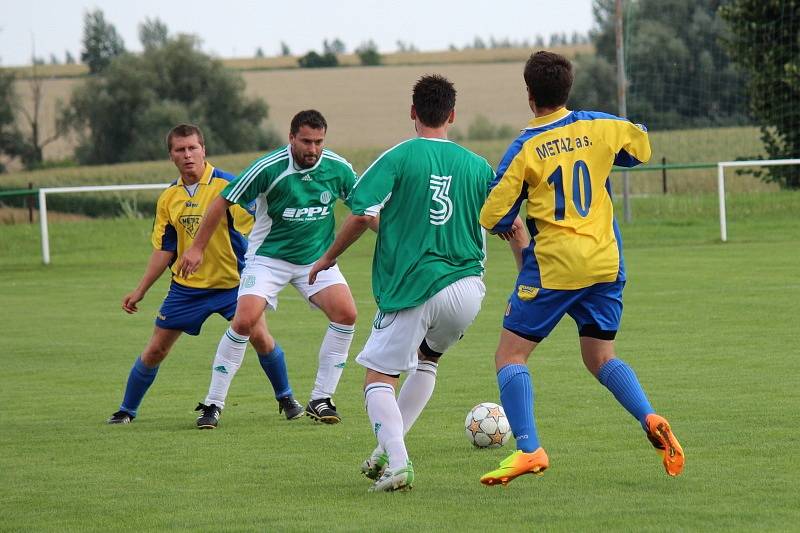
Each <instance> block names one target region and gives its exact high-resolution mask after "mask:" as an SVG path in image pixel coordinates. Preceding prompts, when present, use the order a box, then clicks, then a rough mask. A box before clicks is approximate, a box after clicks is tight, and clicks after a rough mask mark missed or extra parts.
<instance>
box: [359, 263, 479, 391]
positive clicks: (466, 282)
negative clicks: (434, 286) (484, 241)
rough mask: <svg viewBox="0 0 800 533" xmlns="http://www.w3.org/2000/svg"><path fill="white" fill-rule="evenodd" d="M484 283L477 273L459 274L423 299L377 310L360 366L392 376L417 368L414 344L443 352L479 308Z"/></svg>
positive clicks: (360, 355) (457, 336) (464, 328)
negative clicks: (394, 308) (403, 306)
mask: <svg viewBox="0 0 800 533" xmlns="http://www.w3.org/2000/svg"><path fill="white" fill-rule="evenodd" d="M484 294H486V287H485V286H484V284H483V281H481V278H479V277H478V276H470V277H466V278H461V279H459V280H457V281H455V282H453V283H451V284H450V285H448V286H447V287H445V288H444V289H442V290H440V291H439V292H437V293H436V294H434V295H433V296H431V298H430V299H429V300H428V301H426V302H425V303H423V304H421V305H418V306H417V307H412V308H410V309H402V310H400V311H397V312H394V313H382V312H381V311H378V313H377V314H376V315H375V321H374V322H373V323H372V332H371V333H370V335H369V339H367V343H366V344H365V345H364V349H363V350H361V353H360V354H358V357H356V361H357V362H358V364H360V365H361V366H365V367H367V368H369V369H372V370H375V371H377V372H380V373H382V374H388V375H390V376H394V375H397V374H400V373H402V372H410V371H412V370H414V369H416V368H417V348H419V346H420V344H422V341H423V340H424V341H425V342H426V343H427V345H428V347H429V348H430V349H431V350H433V351H435V352H439V353H444V352H445V351H446V350H447V349H448V348H450V347H451V346H452V345H453V344H455V343H456V341H458V339H460V338H461V337H462V336H463V335H464V331H466V329H467V327H469V325H470V324H472V321H473V320H475V316H477V314H478V311H480V309H481V301H482V300H483V296H484Z"/></svg>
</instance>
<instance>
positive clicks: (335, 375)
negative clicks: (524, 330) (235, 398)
mask: <svg viewBox="0 0 800 533" xmlns="http://www.w3.org/2000/svg"><path fill="white" fill-rule="evenodd" d="M327 129H328V124H327V122H326V121H325V118H324V117H323V116H322V114H321V113H320V112H319V111H316V110H306V111H301V112H299V113H297V115H295V116H294V118H293V119H292V122H291V126H290V132H289V144H288V145H287V146H285V147H283V148H280V149H278V150H276V151H274V152H272V153H269V154H267V155H265V156H263V157H261V158H259V159H257V160H256V161H255V162H253V163H252V164H251V165H250V166H249V167H248V168H247V169H245V171H244V172H242V174H241V175H240V176H239V177H238V178H236V179H235V180H233V181H232V182H231V183H230V184H229V185H228V187H226V188H225V189H224V190H223V191H222V193H221V194H220V196H219V197H217V199H216V200H215V201H214V203H212V204H211V207H209V209H208V212H207V213H206V215H205V218H204V220H203V221H202V223H201V225H200V229H199V230H198V231H197V236H196V237H195V240H194V244H193V245H192V247H191V248H190V249H189V250H187V251H186V253H185V254H184V255H183V256H182V258H181V265H180V267H179V271H180V272H181V274H183V275H190V274H191V273H192V272H194V271H195V270H196V269H197V268H200V267H201V262H202V259H203V250H204V249H205V245H206V243H207V239H208V236H209V235H211V233H212V232H213V230H214V228H216V227H217V225H218V224H219V222H220V220H221V219H222V217H223V215H224V213H225V210H226V209H227V208H228V207H229V206H231V205H234V204H237V203H238V204H241V205H247V204H249V203H250V202H252V201H255V202H256V221H255V225H254V226H253V230H252V231H251V232H250V235H249V237H248V238H249V242H248V247H247V253H246V255H245V259H246V263H245V267H244V270H243V271H242V281H241V284H240V285H239V299H238V304H237V307H236V315H235V316H234V317H233V321H232V322H231V326H230V327H229V328H228V330H227V331H226V332H225V334H224V335H223V336H222V340H220V343H219V347H218V349H217V354H216V357H215V359H214V361H215V362H214V370H213V371H212V376H211V386H210V388H209V392H208V397H207V398H206V404H210V403H211V402H213V403H214V404H215V405H218V406H219V407H220V408H221V407H223V406H224V404H225V397H226V396H227V393H228V388H229V387H230V383H231V380H232V379H233V376H234V374H235V373H236V370H237V369H238V368H239V365H241V362H242V358H243V357H244V350H245V347H246V345H247V340H248V338H249V337H250V335H251V333H252V331H253V328H254V327H255V325H257V324H258V323H259V321H260V320H261V317H262V315H263V314H264V312H265V310H266V309H267V308H269V309H272V310H275V309H277V307H278V293H279V292H280V291H281V290H282V289H283V288H284V287H286V286H287V285H289V284H291V285H293V286H294V287H295V288H296V289H297V290H298V292H300V294H301V295H302V296H303V297H304V298H305V299H306V300H307V301H308V302H309V303H310V305H311V306H312V307H318V308H320V309H322V311H323V312H324V313H325V315H326V316H327V317H328V319H329V320H330V323H329V325H328V329H327V332H326V333H325V337H324V339H323V341H322V346H321V347H320V350H319V368H318V371H317V376H316V381H315V383H314V389H313V390H312V392H311V398H310V400H309V402H308V404H307V405H306V409H305V413H306V414H307V415H308V416H309V417H311V418H312V419H314V420H315V421H319V422H324V423H327V424H336V423H338V422H339V421H340V420H341V417H340V415H339V413H338V412H337V411H336V406H335V405H334V403H333V394H334V392H335V391H336V387H337V385H338V383H339V379H340V378H341V375H342V370H343V369H344V366H345V362H346V360H347V354H348V350H349V349H350V343H351V342H352V340H353V332H354V325H355V323H356V306H355V302H354V301H353V296H352V294H351V293H350V288H349V287H348V286H347V282H346V281H345V279H344V276H342V274H341V272H340V271H339V269H338V268H333V269H331V270H330V271H328V272H327V273H326V274H325V276H324V278H323V279H322V280H321V283H318V284H317V285H314V286H312V285H310V284H309V283H308V272H309V270H310V268H311V265H312V264H313V263H314V261H316V260H317V259H318V258H319V257H320V256H321V255H322V252H324V251H325V250H326V249H327V248H328V246H329V245H330V244H331V242H333V236H334V218H333V217H334V213H333V212H334V206H335V204H336V199H337V198H339V199H344V198H345V197H347V195H348V194H349V193H350V189H351V188H352V186H353V183H354V182H355V178H356V175H355V172H353V167H352V166H351V165H350V163H348V162H347V161H346V160H345V159H344V158H342V157H340V156H339V155H337V154H335V153H334V152H331V151H330V150H327V149H325V148H323V146H324V143H325V134H326V132H327ZM261 363H262V365H263V364H268V362H265V361H261ZM217 365H221V366H222V368H224V369H226V372H218V371H217V370H216V369H217Z"/></svg>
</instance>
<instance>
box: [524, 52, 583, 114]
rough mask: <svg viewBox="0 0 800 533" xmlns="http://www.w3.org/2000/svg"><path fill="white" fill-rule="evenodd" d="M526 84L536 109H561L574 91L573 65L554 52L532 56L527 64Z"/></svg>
mask: <svg viewBox="0 0 800 533" xmlns="http://www.w3.org/2000/svg"><path fill="white" fill-rule="evenodd" d="M524 76H525V84H526V85H527V86H528V94H529V95H530V97H531V98H532V99H533V101H534V102H535V103H536V107H561V106H563V105H564V104H566V103H567V99H568V98H569V91H570V89H572V80H573V76H572V63H570V62H569V59H567V58H566V57H564V56H562V55H559V54H554V53H553V52H545V51H539V52H536V53H535V54H531V57H529V58H528V61H527V63H525V74H524Z"/></svg>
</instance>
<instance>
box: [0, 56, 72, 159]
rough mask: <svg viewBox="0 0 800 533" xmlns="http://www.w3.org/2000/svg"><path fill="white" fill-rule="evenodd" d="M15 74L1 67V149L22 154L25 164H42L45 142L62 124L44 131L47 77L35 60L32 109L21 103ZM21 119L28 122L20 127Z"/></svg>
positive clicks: (16, 155) (13, 155)
mask: <svg viewBox="0 0 800 533" xmlns="http://www.w3.org/2000/svg"><path fill="white" fill-rule="evenodd" d="M14 81H15V77H14V74H13V73H11V72H6V71H0V153H3V154H5V155H6V156H8V157H10V158H19V159H20V160H21V161H22V164H23V165H24V166H25V168H28V169H31V168H36V167H38V166H40V165H41V164H42V162H43V160H44V157H43V152H44V148H45V146H47V145H48V144H50V143H51V142H53V141H55V140H56V139H57V138H58V137H59V136H60V135H61V133H62V130H61V128H60V127H57V128H56V131H55V133H53V134H52V135H50V136H47V137H45V136H44V134H43V132H42V120H41V109H42V102H43V101H44V79H43V77H42V76H41V75H40V74H39V70H38V68H37V65H36V64H34V66H33V72H32V75H31V78H30V79H29V83H30V88H31V106H30V109H28V108H26V107H25V106H23V105H21V102H20V101H19V98H18V96H17V94H16V91H15V89H14ZM20 120H23V121H24V122H25V124H24V127H23V128H20V124H19V122H20Z"/></svg>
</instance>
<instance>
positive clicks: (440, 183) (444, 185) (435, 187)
mask: <svg viewBox="0 0 800 533" xmlns="http://www.w3.org/2000/svg"><path fill="white" fill-rule="evenodd" d="M452 179H453V176H435V175H433V174H431V185H430V188H431V190H432V191H433V196H432V197H431V200H432V201H433V203H434V204H435V205H434V206H432V207H431V210H430V214H431V218H430V221H431V224H433V225H434V226H441V225H442V224H444V223H446V222H447V221H448V220H450V217H451V216H452V215H453V202H452V201H451V200H450V182H451V181H452Z"/></svg>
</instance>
